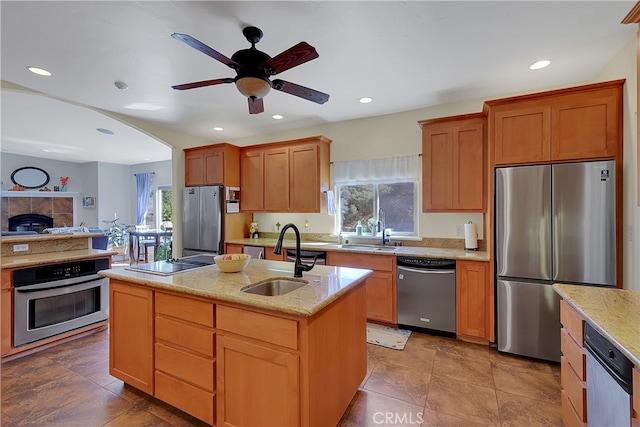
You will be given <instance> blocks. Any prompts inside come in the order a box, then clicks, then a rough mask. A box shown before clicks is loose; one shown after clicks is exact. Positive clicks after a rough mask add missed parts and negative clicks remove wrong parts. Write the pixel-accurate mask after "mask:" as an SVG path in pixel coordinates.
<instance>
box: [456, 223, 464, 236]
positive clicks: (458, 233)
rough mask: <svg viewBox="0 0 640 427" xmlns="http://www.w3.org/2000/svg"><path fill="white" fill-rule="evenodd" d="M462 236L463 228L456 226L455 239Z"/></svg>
mask: <svg viewBox="0 0 640 427" xmlns="http://www.w3.org/2000/svg"><path fill="white" fill-rule="evenodd" d="M463 235H464V227H463V226H461V225H456V237H462V236H463Z"/></svg>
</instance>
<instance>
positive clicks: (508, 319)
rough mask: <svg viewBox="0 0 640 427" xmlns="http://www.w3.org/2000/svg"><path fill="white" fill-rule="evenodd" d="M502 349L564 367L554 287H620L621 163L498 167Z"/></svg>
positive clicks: (499, 330)
mask: <svg viewBox="0 0 640 427" xmlns="http://www.w3.org/2000/svg"><path fill="white" fill-rule="evenodd" d="M495 176H496V210H495V232H496V257H495V258H496V277H497V283H496V293H497V305H496V308H497V344H498V350H499V351H504V352H507V353H515V354H520V355H524V356H530V357H535V358H539V359H546V360H552V361H558V362H559V361H560V310H559V297H558V296H557V294H556V293H555V292H554V291H553V289H552V288H551V285H552V284H553V283H555V282H563V283H574V284H579V285H597V286H615V282H616V223H615V219H616V190H615V163H614V161H598V162H582V163H563V164H553V165H534V166H517V167H507V168H497V169H496V172H495Z"/></svg>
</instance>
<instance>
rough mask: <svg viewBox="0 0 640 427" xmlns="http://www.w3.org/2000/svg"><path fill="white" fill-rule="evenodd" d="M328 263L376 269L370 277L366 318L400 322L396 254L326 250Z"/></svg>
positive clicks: (391, 322)
mask: <svg viewBox="0 0 640 427" xmlns="http://www.w3.org/2000/svg"><path fill="white" fill-rule="evenodd" d="M327 264H328V265H335V266H342V267H354V268H366V269H369V270H373V274H372V275H371V276H369V277H368V278H367V281H366V288H367V319H369V320H375V321H378V322H383V323H389V324H397V323H398V307H397V293H396V257H394V256H386V255H367V254H360V253H345V252H337V251H336V252H332V251H329V252H327Z"/></svg>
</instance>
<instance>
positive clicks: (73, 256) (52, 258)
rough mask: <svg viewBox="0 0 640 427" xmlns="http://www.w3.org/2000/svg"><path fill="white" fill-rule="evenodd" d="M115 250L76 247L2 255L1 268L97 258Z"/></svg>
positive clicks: (108, 254)
mask: <svg viewBox="0 0 640 427" xmlns="http://www.w3.org/2000/svg"><path fill="white" fill-rule="evenodd" d="M116 253H117V252H114V251H108V250H106V251H105V250H101V249H78V250H74V251H61V252H47V253H42V254H28V255H22V256H20V255H18V256H10V257H2V260H1V262H2V268H3V269H5V268H22V267H32V266H36V265H42V264H51V263H58V262H67V261H76V260H79V259H87V258H99V257H101V256H111V255H115V254H116Z"/></svg>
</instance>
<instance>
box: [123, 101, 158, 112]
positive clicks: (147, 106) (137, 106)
mask: <svg viewBox="0 0 640 427" xmlns="http://www.w3.org/2000/svg"><path fill="white" fill-rule="evenodd" d="M124 108H126V109H128V110H144V111H157V110H162V109H163V108H164V106H162V105H159V104H154V103H152V102H133V103H131V104H127V105H125V106H124Z"/></svg>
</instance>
